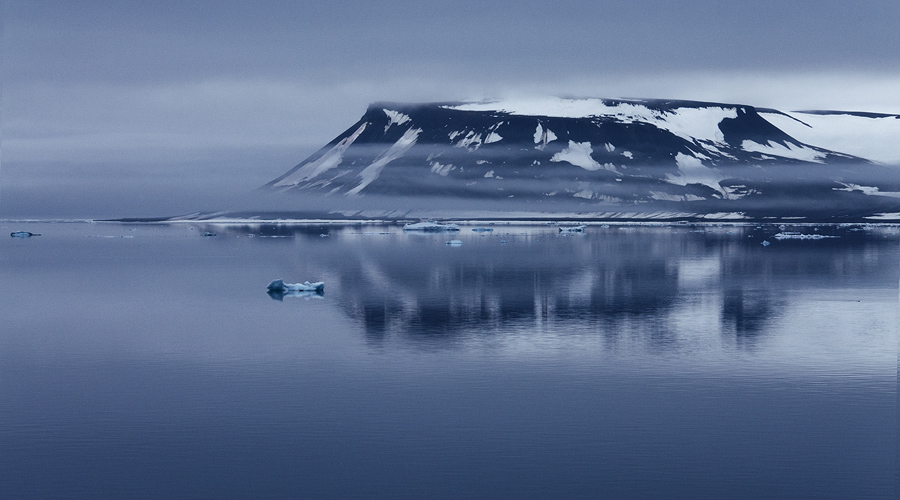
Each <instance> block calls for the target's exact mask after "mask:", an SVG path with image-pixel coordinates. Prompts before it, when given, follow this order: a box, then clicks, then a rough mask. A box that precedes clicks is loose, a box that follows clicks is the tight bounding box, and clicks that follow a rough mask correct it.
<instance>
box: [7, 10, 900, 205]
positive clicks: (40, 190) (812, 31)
mask: <svg viewBox="0 0 900 500" xmlns="http://www.w3.org/2000/svg"><path fill="white" fill-rule="evenodd" d="M2 18H3V54H2V58H3V59H2V63H3V66H2V140H3V142H2V164H0V188H2V191H0V218H3V217H26V216H54V217H60V216H65V215H71V216H73V217H109V216H116V215H118V216H149V215H152V214H158V215H173V214H175V213H178V212H180V211H184V210H191V209H194V208H196V209H197V210H204V209H215V208H217V207H218V206H219V205H220V204H221V203H222V200H223V199H226V198H228V197H231V196H237V195H240V194H241V193H243V192H245V191H249V190H252V189H253V188H255V187H258V186H260V185H262V184H264V183H265V182H267V181H269V180H271V179H272V178H274V177H276V176H278V175H280V174H282V173H283V172H285V171H286V170H288V169H289V168H291V167H292V166H294V165H296V164H297V163H298V162H300V161H301V160H303V159H304V158H305V157H306V156H308V155H309V154H311V153H312V152H314V151H315V150H317V149H318V148H319V147H321V146H323V145H324V144H325V143H327V142H328V141H330V140H331V139H332V138H334V137H335V136H336V135H337V134H339V133H340V132H342V131H343V130H344V129H346V128H347V127H348V126H350V125H351V124H352V123H354V122H355V121H356V120H357V119H358V118H359V117H360V116H361V115H362V113H363V112H364V111H365V109H366V106H367V105H368V104H369V103H371V102H375V101H400V102H429V101H458V100H483V99H495V98H503V97H509V96H517V95H519V96H523V95H554V96H562V95H565V96H589V97H609V98H615V97H645V98H667V99H689V100H702V101H716V102H726V103H739V104H749V105H753V106H762V107H772V108H776V109H784V110H798V109H838V110H848V111H869V112H881V113H897V114H900V92H898V91H897V90H898V89H900V30H898V29H897V28H898V26H900V2H897V1H896V0H873V1H870V2H865V3H862V4H858V3H851V2H843V1H831V0H827V1H811V0H805V1H790V0H788V1H785V0H781V1H774V0H761V1H755V2H746V1H744V2H737V1H724V2H723V1H706V0H704V1H684V0H671V1H664V2H660V1H658V0H657V1H652V2H651V1H645V0H637V1H630V2H621V1H591V2H587V1H561V2H532V1H524V2H472V1H460V2H429V1H415V2H413V1H405V0H402V1H397V2H392V3H390V4H389V5H375V4H372V3H370V2H358V1H352V2H339V3H324V2H286V1H253V2H250V1H233V0H222V1H216V2H212V1H192V2H172V1H166V0H164V1H160V2H153V3H152V4H149V3H146V2H131V1H126V2H121V1H119V2H113V1H83V2H77V3H75V2H72V3H67V2H50V1H35V0H29V1H22V0H7V1H6V2H4V4H3V11H2Z"/></svg>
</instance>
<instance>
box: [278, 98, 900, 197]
mask: <svg viewBox="0 0 900 500" xmlns="http://www.w3.org/2000/svg"><path fill="white" fill-rule="evenodd" d="M798 115H799V116H798ZM848 117H849V119H853V120H857V121H858V120H866V123H867V124H869V125H872V124H875V125H877V126H878V127H881V128H882V129H885V128H886V127H887V128H886V130H887V132H886V133H882V135H884V136H885V138H882V137H881V136H878V134H876V133H873V134H870V135H872V136H873V137H874V136H877V137H876V139H878V140H881V142H882V143H884V144H887V146H886V147H885V148H884V150H883V151H882V153H881V155H882V156H876V159H870V158H866V157H865V156H862V155H858V154H851V153H848V152H845V151H841V150H836V149H830V148H826V147H823V146H822V145H821V144H815V143H814V142H812V141H808V140H803V139H807V138H808V137H809V136H811V134H813V135H814V133H816V131H818V130H825V129H826V128H827V127H825V126H823V125H821V123H822V122H823V120H824V121H827V120H833V121H834V120H837V121H840V120H846V119H848ZM804 118H806V120H804ZM813 121H815V122H816V126H815V127H814V126H813V125H810V123H809V122H813ZM894 122H896V123H894ZM898 125H900V116H896V115H886V114H878V113H870V114H866V113H861V112H839V111H817V112H808V111H807V112H782V111H778V110H774V109H770V108H756V107H754V106H750V105H743V104H723V103H713V102H704V101H683V100H667V99H589V98H578V99H562V98H548V99H544V100H543V101H518V102H517V101H506V102H504V101H494V102H438V103H425V104H409V103H395V102H376V103H373V104H371V105H369V106H368V108H367V110H366V112H365V113H364V114H363V116H362V117H361V118H360V120H358V121H357V122H356V123H355V124H354V125H352V126H351V127H349V128H348V129H347V130H346V131H344V132H343V133H342V134H340V135H338V136H337V137H336V138H335V139H334V140H332V141H331V142H329V143H328V144H327V145H326V146H324V147H323V148H321V149H320V150H319V151H317V152H316V153H314V154H313V155H311V156H310V157H309V158H307V159H306V160H304V161H303V162H301V163H299V164H298V165H297V166H295V167H294V168H292V169H290V170H288V171H287V172H285V174H283V175H281V176H279V177H278V178H276V179H274V180H272V181H271V182H269V183H268V184H267V185H266V186H265V188H266V189H269V190H273V191H281V192H292V193H307V194H316V195H330V196H332V197H333V196H335V195H342V196H343V197H344V198H345V199H348V200H350V199H354V198H360V197H367V196H368V197H372V196H377V197H383V198H395V199H397V200H398V201H399V199H400V198H403V197H411V196H412V197H426V198H454V199H459V200H473V199H483V200H485V199H486V200H501V199H507V198H518V200H517V201H531V202H538V203H540V204H542V205H546V206H548V207H549V205H556V206H557V207H562V206H564V205H567V204H571V203H572V202H576V203H577V204H578V206H581V207H582V208H584V206H585V204H587V205H588V208H589V209H597V210H608V209H611V208H614V207H619V208H620V209H621V208H622V207H627V208H634V207H637V208H638V210H639V211H642V210H643V211H657V210H659V209H664V210H671V209H675V208H677V209H678V210H682V211H685V210H686V211H697V210H699V211H701V212H708V211H709V210H714V211H719V212H721V211H723V210H724V211H735V210H740V211H745V210H747V209H751V210H752V209H753V207H755V206H762V205H765V202H766V201H773V200H775V199H778V200H781V202H784V201H785V200H784V198H787V199H788V200H789V199H790V197H791V190H794V191H802V192H803V193H802V196H805V197H807V198H809V201H811V202H814V201H816V200H819V201H821V202H823V203H825V204H826V205H828V204H831V205H834V206H840V207H843V208H842V209H843V210H846V209H855V207H854V203H855V201H849V200H848V199H846V198H848V197H846V196H843V195H842V194H841V193H842V192H847V193H854V192H858V193H860V194H862V195H863V196H865V197H868V198H860V199H861V200H868V201H867V203H866V204H872V203H871V201H872V200H871V199H870V198H872V197H873V196H874V197H877V198H898V196H895V194H897V193H898V192H900V186H895V184H896V181H894V180H893V178H895V177H897V176H896V171H895V169H893V168H891V167H889V166H885V165H884V163H885V162H884V161H879V160H880V159H882V158H890V155H891V154H894V153H893V149H892V147H891V146H890V144H888V142H889V141H888V139H890V138H891V137H892V134H893V129H892V128H890V127H897V126H898ZM785 128H789V129H790V132H791V133H789V132H788V131H786V130H784V129H785ZM870 128H871V127H870ZM807 129H808V130H807ZM879 130H880V129H879ZM897 130H898V135H897V137H898V138H900V128H898V129H897ZM803 134H805V135H806V137H803V138H802V139H801V138H798V137H797V136H798V135H803ZM885 134H886V135H885ZM820 135H821V134H820ZM831 140H832V142H834V141H835V139H834V138H832V139H831ZM855 146H858V144H857V145H855ZM857 149H858V147H857ZM898 163H900V162H898ZM876 180H877V181H878V183H875V184H877V185H875V184H873V182H874V181H876ZM882 181H887V184H888V185H882V184H884V182H882ZM850 198H853V200H856V199H857V198H859V197H858V196H855V195H854V196H851V197H850ZM557 200H564V201H557ZM727 202H731V203H727ZM884 202H885V200H879V201H878V202H876V203H874V205H877V209H878V210H883V209H884V207H885V206H886V205H887V206H889V207H888V208H890V206H893V202H889V203H884ZM676 205H677V207H676ZM394 208H398V207H394ZM811 208H816V207H811ZM833 208H834V207H832V208H831V209H833ZM541 210H544V208H541ZM897 211H898V212H900V207H898V208H897Z"/></svg>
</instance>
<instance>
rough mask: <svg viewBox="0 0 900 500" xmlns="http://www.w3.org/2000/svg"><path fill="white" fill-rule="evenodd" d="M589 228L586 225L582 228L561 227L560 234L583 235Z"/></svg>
mask: <svg viewBox="0 0 900 500" xmlns="http://www.w3.org/2000/svg"><path fill="white" fill-rule="evenodd" d="M586 228H587V226H585V225H581V226H559V232H561V233H583V232H584V230H585V229H586Z"/></svg>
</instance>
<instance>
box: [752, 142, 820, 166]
mask: <svg viewBox="0 0 900 500" xmlns="http://www.w3.org/2000/svg"><path fill="white" fill-rule="evenodd" d="M741 148H742V149H743V150H744V151H748V152H751V153H763V154H767V155H772V156H780V157H782V158H791V159H794V160H802V161H810V162H816V163H825V153H823V152H821V151H816V150H815V149H812V148H808V147H806V146H799V145H797V144H794V143H793V142H790V141H787V142H785V144H780V143H777V142H776V143H772V141H766V143H765V144H760V143H758V142H753V141H744V142H742V143H741Z"/></svg>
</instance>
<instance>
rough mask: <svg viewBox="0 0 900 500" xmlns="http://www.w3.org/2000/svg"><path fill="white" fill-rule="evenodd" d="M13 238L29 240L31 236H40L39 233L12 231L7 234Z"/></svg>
mask: <svg viewBox="0 0 900 500" xmlns="http://www.w3.org/2000/svg"><path fill="white" fill-rule="evenodd" d="M9 235H10V236H12V237H13V238H31V237H32V236H40V233H32V232H29V231H13V232H11V233H9Z"/></svg>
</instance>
